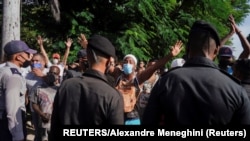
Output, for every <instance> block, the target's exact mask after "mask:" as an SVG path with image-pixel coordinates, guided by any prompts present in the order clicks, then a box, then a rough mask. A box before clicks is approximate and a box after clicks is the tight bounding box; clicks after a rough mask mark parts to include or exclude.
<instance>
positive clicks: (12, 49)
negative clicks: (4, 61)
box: [4, 40, 37, 55]
mask: <svg viewBox="0 0 250 141" xmlns="http://www.w3.org/2000/svg"><path fill="white" fill-rule="evenodd" d="M4 52H5V54H7V55H13V54H16V53H19V52H27V53H30V54H35V53H36V52H37V51H36V50H33V49H30V48H29V47H28V45H27V44H26V43H25V42H23V41H20V40H12V41H10V42H8V43H7V44H6V45H5V46H4Z"/></svg>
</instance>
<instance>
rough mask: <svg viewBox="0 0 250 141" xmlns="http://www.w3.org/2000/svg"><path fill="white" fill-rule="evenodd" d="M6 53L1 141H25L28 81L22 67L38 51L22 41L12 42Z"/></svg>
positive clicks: (0, 89) (0, 77) (0, 88)
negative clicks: (22, 72) (24, 76)
mask: <svg viewBox="0 0 250 141" xmlns="http://www.w3.org/2000/svg"><path fill="white" fill-rule="evenodd" d="M4 52H5V55H6V57H7V62H6V65H5V66H4V67H2V68H0V127H1V128H0V141H14V140H15V141H19V140H20V141H21V140H22V141H23V140H25V138H26V135H25V132H26V131H25V124H24V122H23V121H25V119H23V118H24V115H25V111H26V109H25V93H26V81H25V79H24V78H23V76H22V75H21V67H22V65H23V64H25V62H26V61H28V60H29V55H30V54H34V53H36V51H35V50H32V49H30V48H29V47H28V45H27V44H26V43H25V42H23V41H21V40H12V41H10V42H8V43H7V44H6V45H5V46H4Z"/></svg>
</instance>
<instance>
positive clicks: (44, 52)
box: [37, 35, 49, 64]
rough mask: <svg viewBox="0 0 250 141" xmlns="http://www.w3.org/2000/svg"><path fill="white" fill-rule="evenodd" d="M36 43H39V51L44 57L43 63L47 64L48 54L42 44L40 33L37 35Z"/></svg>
mask: <svg viewBox="0 0 250 141" xmlns="http://www.w3.org/2000/svg"><path fill="white" fill-rule="evenodd" d="M37 44H38V45H39V48H40V51H41V53H42V54H43V55H44V57H45V64H48V62H49V57H48V54H47V52H46V50H45V49H44V46H43V38H42V37H41V36H40V35H38V36H37Z"/></svg>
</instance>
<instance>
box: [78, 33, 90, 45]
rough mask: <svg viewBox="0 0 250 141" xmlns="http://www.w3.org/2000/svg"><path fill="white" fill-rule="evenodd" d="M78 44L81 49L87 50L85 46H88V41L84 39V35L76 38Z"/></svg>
mask: <svg viewBox="0 0 250 141" xmlns="http://www.w3.org/2000/svg"><path fill="white" fill-rule="evenodd" d="M78 43H79V44H80V45H81V46H82V47H83V48H87V44H88V40H87V39H86V37H85V35H84V34H82V33H81V34H80V36H79V37H78Z"/></svg>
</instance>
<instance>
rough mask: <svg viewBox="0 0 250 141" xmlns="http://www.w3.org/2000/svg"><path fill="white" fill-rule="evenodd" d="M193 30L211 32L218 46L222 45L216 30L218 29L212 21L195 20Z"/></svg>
mask: <svg viewBox="0 0 250 141" xmlns="http://www.w3.org/2000/svg"><path fill="white" fill-rule="evenodd" d="M193 31H198V32H199V31H200V32H202V31H207V32H209V33H210V37H211V38H213V39H214V40H215V42H216V45H217V46H220V37H219V35H218V33H217V31H216V29H215V28H214V27H213V25H211V24H210V23H208V22H206V21H202V20H198V21H196V22H194V24H193V26H192V27H191V32H193Z"/></svg>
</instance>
